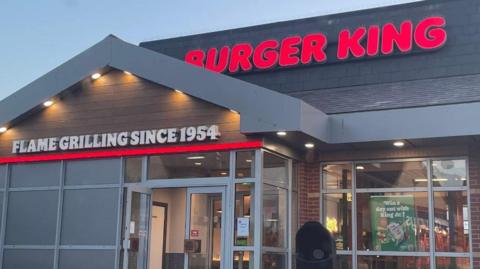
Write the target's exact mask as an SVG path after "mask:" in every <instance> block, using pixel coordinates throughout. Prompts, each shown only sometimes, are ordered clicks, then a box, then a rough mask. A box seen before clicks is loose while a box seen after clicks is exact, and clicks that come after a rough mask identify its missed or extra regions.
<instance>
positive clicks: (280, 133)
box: [277, 131, 287, 136]
mask: <svg viewBox="0 0 480 269" xmlns="http://www.w3.org/2000/svg"><path fill="white" fill-rule="evenodd" d="M277 135H278V136H286V135H287V132H285V131H280V132H277Z"/></svg>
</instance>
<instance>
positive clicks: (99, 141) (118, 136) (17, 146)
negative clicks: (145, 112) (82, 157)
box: [12, 125, 221, 154]
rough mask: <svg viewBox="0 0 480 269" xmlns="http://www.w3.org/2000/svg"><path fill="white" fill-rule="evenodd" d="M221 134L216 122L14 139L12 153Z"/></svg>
mask: <svg viewBox="0 0 480 269" xmlns="http://www.w3.org/2000/svg"><path fill="white" fill-rule="evenodd" d="M220 135H221V134H220V131H219V128H218V125H209V126H207V125H202V126H189V127H183V128H165V129H154V130H141V131H130V132H126V131H125V132H115V133H101V134H87V135H72V136H62V137H47V138H38V139H30V140H15V141H13V143H12V153H13V154H22V153H38V152H54V151H70V150H81V149H101V148H115V147H128V146H143V145H160V144H176V143H189V142H203V141H216V140H218V139H219V138H220Z"/></svg>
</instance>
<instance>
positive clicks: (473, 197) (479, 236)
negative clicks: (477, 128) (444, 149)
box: [469, 146, 480, 268]
mask: <svg viewBox="0 0 480 269" xmlns="http://www.w3.org/2000/svg"><path fill="white" fill-rule="evenodd" d="M469 179H470V203H471V213H472V216H471V217H470V219H471V221H470V222H471V223H470V227H471V230H472V244H471V245H472V250H473V257H474V258H473V260H474V261H473V268H480V146H472V147H470V153H469Z"/></svg>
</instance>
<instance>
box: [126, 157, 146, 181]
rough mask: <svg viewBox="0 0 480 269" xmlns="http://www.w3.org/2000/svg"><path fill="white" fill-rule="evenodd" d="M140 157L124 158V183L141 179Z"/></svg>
mask: <svg viewBox="0 0 480 269" xmlns="http://www.w3.org/2000/svg"><path fill="white" fill-rule="evenodd" d="M142 160H143V158H142V157H135V158H126V159H125V175H124V178H125V183H135V182H140V181H142Z"/></svg>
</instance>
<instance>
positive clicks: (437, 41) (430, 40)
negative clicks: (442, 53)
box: [415, 17, 447, 49]
mask: <svg viewBox="0 0 480 269" xmlns="http://www.w3.org/2000/svg"><path fill="white" fill-rule="evenodd" d="M446 24H447V22H446V21H445V18H442V17H432V18H426V19H425V20H423V21H421V22H420V23H418V25H417V28H416V29H415V43H416V44H417V46H419V47H420V48H422V49H436V48H439V47H441V46H443V45H444V44H445V42H447V31H445V29H442V27H445V25H446ZM434 27H435V28H434ZM432 28H433V29H432Z"/></svg>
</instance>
